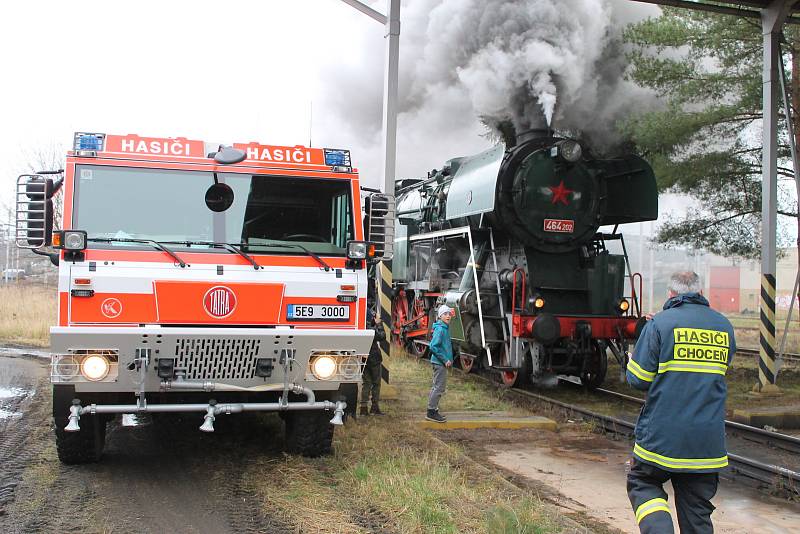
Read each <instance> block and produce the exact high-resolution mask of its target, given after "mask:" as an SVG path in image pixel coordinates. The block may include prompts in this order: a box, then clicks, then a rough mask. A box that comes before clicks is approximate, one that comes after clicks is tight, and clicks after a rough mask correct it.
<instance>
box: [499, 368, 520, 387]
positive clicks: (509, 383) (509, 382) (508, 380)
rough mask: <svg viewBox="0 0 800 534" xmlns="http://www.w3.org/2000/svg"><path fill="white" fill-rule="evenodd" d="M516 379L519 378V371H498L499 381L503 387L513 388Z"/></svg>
mask: <svg viewBox="0 0 800 534" xmlns="http://www.w3.org/2000/svg"><path fill="white" fill-rule="evenodd" d="M518 377H519V371H509V370H503V371H500V380H501V381H502V382H503V386H505V387H507V388H513V387H514V385H515V384H516V383H517V378H518Z"/></svg>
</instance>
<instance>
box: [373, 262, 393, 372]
mask: <svg viewBox="0 0 800 534" xmlns="http://www.w3.org/2000/svg"><path fill="white" fill-rule="evenodd" d="M377 267H378V268H377V276H376V277H375V278H376V283H377V285H378V287H377V289H378V313H379V314H380V318H381V325H382V326H383V333H384V334H385V336H384V340H383V341H381V342H380V343H379V346H380V349H381V356H382V357H383V361H387V359H388V358H389V343H390V342H391V339H392V266H391V262H386V261H382V262H380V263H379V264H378V266H377ZM381 378H382V379H383V380H384V382H386V383H387V384H388V383H389V370H388V369H387V368H386V366H385V365H384V366H382V367H381Z"/></svg>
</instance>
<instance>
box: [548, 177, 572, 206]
mask: <svg viewBox="0 0 800 534" xmlns="http://www.w3.org/2000/svg"><path fill="white" fill-rule="evenodd" d="M548 189H550V191H551V192H552V193H553V198H552V199H551V202H552V203H553V204H558V203H559V202H562V203H563V204H564V205H565V206H569V196H568V195H569V194H570V193H574V192H575V191H574V190H572V189H568V188H567V186H565V185H564V180H561V183H560V184H558V185H557V186H555V187H553V186H552V185H551V186H549V187H548Z"/></svg>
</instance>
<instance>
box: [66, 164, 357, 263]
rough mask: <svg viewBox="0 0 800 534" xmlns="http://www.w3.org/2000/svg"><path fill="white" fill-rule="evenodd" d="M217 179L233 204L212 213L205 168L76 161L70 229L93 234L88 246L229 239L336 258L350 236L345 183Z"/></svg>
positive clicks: (271, 250)
mask: <svg viewBox="0 0 800 534" xmlns="http://www.w3.org/2000/svg"><path fill="white" fill-rule="evenodd" d="M217 177H218V179H219V181H220V182H223V183H227V184H228V185H229V186H230V187H231V188H232V189H233V191H234V202H233V205H232V206H231V207H230V208H229V209H227V210H226V211H223V212H218V213H217V212H213V211H211V210H210V209H209V208H208V207H207V206H206V203H205V193H206V190H207V189H208V188H209V186H210V185H211V184H213V183H214V179H213V176H212V173H210V172H199V171H180V170H168V169H140V168H130V167H110V166H95V165H79V166H77V168H76V171H75V188H74V202H73V216H72V228H74V229H79V230H85V231H86V232H87V233H88V235H89V237H90V238H97V239H95V240H92V241H91V245H92V246H93V247H115V248H116V247H129V248H130V247H137V246H138V247H141V246H142V244H141V243H138V244H137V243H136V242H133V241H125V240H126V239H133V240H140V241H141V240H152V241H156V242H164V243H184V242H194V243H198V244H199V243H203V242H205V243H234V244H236V245H237V246H240V247H241V248H242V249H243V250H245V251H247V252H250V253H256V254H259V253H261V254H265V253H268V254H291V253H294V254H296V253H297V251H298V250H300V249H302V248H304V249H307V250H308V251H310V252H313V253H316V254H320V255H334V256H339V255H344V254H345V252H346V245H347V241H348V240H351V239H353V238H354V237H353V215H352V211H353V210H352V200H351V194H350V190H351V186H350V182H349V181H346V180H341V179H324V178H297V177H289V176H273V175H251V174H240V173H217ZM102 238H107V239H108V240H107V241H103V240H102ZM288 244H294V245H300V246H299V247H298V246H287V245H288ZM187 246H188V245H187ZM171 248H178V249H180V248H181V247H180V246H177V247H176V246H174V245H172V246H171ZM191 248H196V246H192V247H191ZM209 248H215V247H212V246H210V245H209ZM217 248H218V247H217Z"/></svg>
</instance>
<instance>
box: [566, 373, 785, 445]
mask: <svg viewBox="0 0 800 534" xmlns="http://www.w3.org/2000/svg"><path fill="white" fill-rule="evenodd" d="M568 382H570V383H574V382H571V381H568ZM595 391H596V392H598V393H601V394H603V395H607V396H610V397H614V398H618V399H621V400H624V401H627V402H631V403H635V404H637V405H640V406H641V405H642V404H644V400H642V399H640V398H639V397H634V396H632V395H625V394H624V393H619V392H617V391H611V390H610V389H603V388H597V389H596V390H595ZM725 429H726V431H727V432H728V434H729V435H733V436H736V437H739V438H741V439H744V440H747V441H751V442H754V443H758V444H760V445H765V446H767V447H771V448H774V449H781V450H784V451H787V452H791V453H794V454H800V438H797V437H795V436H789V435H787V434H782V433H780V432H773V431H771V430H764V429H762V428H758V427H755V426H750V425H745V424H742V423H737V422H736V421H728V420H726V421H725Z"/></svg>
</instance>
